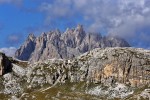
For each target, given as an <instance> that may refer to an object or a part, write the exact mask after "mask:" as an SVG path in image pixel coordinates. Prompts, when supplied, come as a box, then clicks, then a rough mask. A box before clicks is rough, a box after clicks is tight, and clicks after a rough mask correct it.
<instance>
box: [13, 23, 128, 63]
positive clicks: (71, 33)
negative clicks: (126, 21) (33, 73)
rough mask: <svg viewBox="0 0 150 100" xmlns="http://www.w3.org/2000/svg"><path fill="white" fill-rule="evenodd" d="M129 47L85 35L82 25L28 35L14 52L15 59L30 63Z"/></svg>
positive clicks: (112, 39)
mask: <svg viewBox="0 0 150 100" xmlns="http://www.w3.org/2000/svg"><path fill="white" fill-rule="evenodd" d="M105 47H129V44H128V43H127V42H126V41H125V40H123V39H121V38H118V37H114V36H107V37H102V36H101V35H100V34H98V33H86V32H85V31H84V29H83V26H82V25H78V26H77V27H76V28H75V29H67V30H66V31H65V32H64V33H61V32H60V31H59V30H54V31H50V32H48V33H42V34H41V35H40V36H39V37H35V36H34V35H33V34H30V35H29V36H28V38H27V40H26V41H25V43H24V44H23V45H22V46H21V47H20V48H19V49H18V50H17V51H16V54H15V57H16V58H18V59H20V60H26V61H27V60H29V61H31V62H37V61H44V60H46V59H52V58H61V59H70V58H73V57H75V56H78V55H80V54H82V53H85V52H87V51H90V50H92V49H95V48H105Z"/></svg>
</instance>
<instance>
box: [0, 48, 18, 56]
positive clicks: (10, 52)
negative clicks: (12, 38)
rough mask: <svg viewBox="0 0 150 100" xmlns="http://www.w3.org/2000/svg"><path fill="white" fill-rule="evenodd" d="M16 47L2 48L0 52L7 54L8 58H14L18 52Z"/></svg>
mask: <svg viewBox="0 0 150 100" xmlns="http://www.w3.org/2000/svg"><path fill="white" fill-rule="evenodd" d="M16 50H17V49H16V48H15V47H9V48H0V52H2V53H5V54H6V55H7V56H10V57H13V56H14V54H15V52H16Z"/></svg>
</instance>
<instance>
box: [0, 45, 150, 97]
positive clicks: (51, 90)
mask: <svg viewBox="0 0 150 100" xmlns="http://www.w3.org/2000/svg"><path fill="white" fill-rule="evenodd" d="M12 65H13V67H12V72H11V73H7V74H5V75H3V76H2V77H0V86H1V87H0V98H2V100H4V98H5V99H6V100H7V99H8V98H11V99H13V100H16V99H21V100H24V99H26V100H31V99H32V100H41V99H42V100H79V99H80V100H100V99H102V100H108V99H109V100H110V99H111V100H112V99H114V100H116V99H117V100H118V99H124V100H134V99H135V100H137V99H139V100H142V99H143V100H149V99H150V85H149V84H150V50H143V49H136V48H121V47H115V48H105V49H102V48H101V49H100V48H97V49H94V50H92V51H89V52H87V53H84V54H82V55H80V56H79V57H76V58H74V59H71V60H64V59H47V60H45V61H41V62H40V61H39V62H36V63H31V64H29V65H28V67H21V66H19V64H18V65H16V64H12Z"/></svg>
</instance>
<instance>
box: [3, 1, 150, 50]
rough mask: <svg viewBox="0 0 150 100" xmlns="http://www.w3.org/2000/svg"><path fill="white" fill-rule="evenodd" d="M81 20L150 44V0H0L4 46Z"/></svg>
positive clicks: (142, 45)
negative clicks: (29, 35) (33, 34)
mask: <svg viewBox="0 0 150 100" xmlns="http://www.w3.org/2000/svg"><path fill="white" fill-rule="evenodd" d="M77 24H82V25H83V26H84V28H85V30H86V31H87V32H99V33H101V34H103V35H108V34H112V35H118V36H120V37H123V38H124V39H126V40H127V41H128V42H129V43H130V44H131V46H133V47H140V48H146V49H148V48H150V0H0V34H1V36H0V48H1V49H4V48H5V49H10V47H14V48H18V47H19V46H20V45H21V44H22V43H23V41H25V39H26V37H27V35H28V34H29V33H35V34H36V35H39V34H40V33H41V32H47V31H50V30H52V29H56V28H58V29H60V30H61V31H65V29H66V28H67V27H69V28H71V27H76V25H77ZM1 49H0V50H1Z"/></svg>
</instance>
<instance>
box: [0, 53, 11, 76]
mask: <svg viewBox="0 0 150 100" xmlns="http://www.w3.org/2000/svg"><path fill="white" fill-rule="evenodd" d="M11 70H12V64H11V62H10V60H9V59H8V58H7V57H6V56H5V54H3V53H0V75H3V74H5V73H8V72H11Z"/></svg>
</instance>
